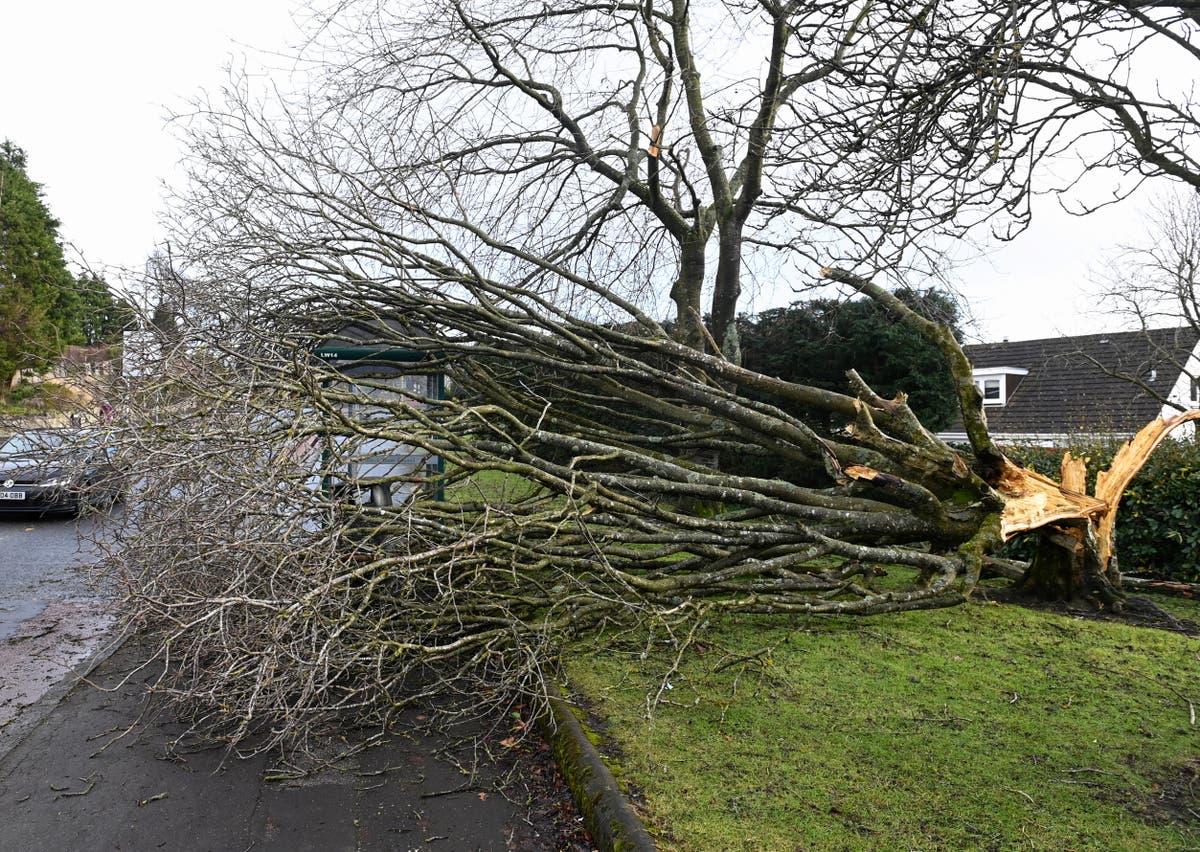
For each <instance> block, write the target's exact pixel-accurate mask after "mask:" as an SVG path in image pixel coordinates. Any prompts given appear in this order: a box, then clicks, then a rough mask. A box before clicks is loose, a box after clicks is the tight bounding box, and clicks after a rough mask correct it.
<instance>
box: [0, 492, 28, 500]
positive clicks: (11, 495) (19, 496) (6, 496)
mask: <svg viewBox="0 0 1200 852" xmlns="http://www.w3.org/2000/svg"><path fill="white" fill-rule="evenodd" d="M24 499H25V492H24V491H0V500H24Z"/></svg>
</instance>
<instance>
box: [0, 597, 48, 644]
mask: <svg viewBox="0 0 1200 852" xmlns="http://www.w3.org/2000/svg"><path fill="white" fill-rule="evenodd" d="M45 609H46V602H45V601H8V602H5V603H0V642H3V641H4V640H5V639H8V638H9V637H10V636H12V635H13V634H15V633H16V632H17V630H18V629H19V628H20V626H21V622H22V621H28V620H29V619H31V618H37V617H38V616H39V615H41V614H42V612H44V611H45Z"/></svg>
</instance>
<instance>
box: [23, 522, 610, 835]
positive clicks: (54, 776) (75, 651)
mask: <svg viewBox="0 0 1200 852" xmlns="http://www.w3.org/2000/svg"><path fill="white" fill-rule="evenodd" d="M100 532H101V530H99V529H98V528H97V527H95V526H94V523H93V521H91V520H87V519H85V520H83V521H80V522H78V523H77V522H75V521H73V520H70V519H45V520H32V519H31V520H17V521H9V520H0V852H7V850H10V849H11V850H22V852H73V850H87V851H88V852H95V850H154V849H165V850H183V852H190V850H196V852H201V851H202V850H280V852H284V850H287V852H293V850H296V852H303V850H314V852H316V850H322V852H324V851H325V850H329V852H339V850H346V852H350V850H353V851H354V852H371V850H409V852H417V850H421V852H437V850H446V852H459V850H559V849H572V850H577V849H582V850H587V849H590V845H589V844H587V842H586V835H585V834H584V833H583V832H582V828H581V827H580V822H579V818H578V816H577V815H576V813H575V811H574V809H573V806H572V804H571V802H570V797H569V793H568V792H567V791H566V788H565V785H564V783H563V781H562V778H561V775H560V774H559V773H558V771H557V769H556V767H554V765H553V763H552V761H551V760H550V758H549V754H548V751H547V750H546V749H545V746H544V745H543V744H541V743H540V742H539V741H537V740H536V739H534V738H530V739H528V740H525V741H523V742H522V744H521V745H520V746H519V747H513V745H512V742H513V737H512V731H511V730H507V729H505V728H503V727H496V728H494V729H489V728H486V727H482V728H474V729H463V730H458V731H437V732H431V731H427V730H424V729H423V727H422V724H421V722H422V720H423V718H424V717H423V716H422V714H421V713H420V711H418V710H414V711H413V712H412V713H410V714H409V715H408V716H407V717H406V718H403V719H400V720H398V722H397V724H396V725H395V727H394V728H392V729H391V730H390V731H389V734H388V736H387V737H384V738H381V739H380V740H379V741H378V742H377V743H376V744H374V745H373V746H372V747H371V748H367V749H362V750H359V751H357V752H354V753H351V754H347V751H348V748H349V746H351V745H353V744H354V743H355V736H356V735H355V734H354V733H353V732H347V731H338V732H335V733H333V734H331V735H330V736H328V737H327V738H326V739H325V740H323V741H316V742H310V743H309V744H308V745H309V746H310V748H311V753H310V755H309V756H308V757H306V758H300V757H292V758H290V759H288V760H284V759H283V758H282V757H281V756H280V755H279V753H277V752H272V753H269V754H260V755H256V756H252V757H248V758H242V757H239V756H238V755H235V754H231V753H229V752H228V751H226V750H223V749H221V748H198V747H196V745H195V744H194V743H192V742H191V741H189V740H188V739H187V737H186V736H185V728H184V726H183V725H181V724H180V723H178V722H176V721H175V720H174V719H172V718H171V717H170V716H169V715H167V714H165V713H164V712H163V711H161V710H156V709H153V708H154V707H155V706H156V705H152V704H151V703H150V702H149V701H148V699H147V690H146V683H147V681H148V680H149V679H151V678H152V677H153V676H154V674H155V672H154V671H152V670H150V669H146V668H139V663H140V661H141V660H142V659H143V656H142V655H141V654H139V649H138V646H137V643H136V640H131V641H128V642H124V643H122V642H121V641H120V640H119V637H116V636H115V635H113V634H112V633H111V629H112V628H113V626H114V624H115V618H114V615H115V613H116V607H117V596H116V595H115V593H114V592H113V591H112V589H111V588H108V589H106V588H104V587H103V586H97V585H96V581H95V578H94V576H93V575H92V572H89V571H88V570H87V569H86V567H83V566H85V565H86V563H88V562H92V561H94V560H95V559H96V558H97V557H96V551H95V549H94V548H92V547H90V546H89V544H88V543H87V541H88V539H89V538H93V537H97V536H99V534H100ZM100 537H101V538H102V536H100ZM97 661H99V662H97Z"/></svg>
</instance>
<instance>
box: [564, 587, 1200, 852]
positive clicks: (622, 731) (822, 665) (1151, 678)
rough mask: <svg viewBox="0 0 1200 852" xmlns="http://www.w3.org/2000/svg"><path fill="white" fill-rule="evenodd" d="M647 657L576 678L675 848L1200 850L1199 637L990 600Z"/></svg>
mask: <svg viewBox="0 0 1200 852" xmlns="http://www.w3.org/2000/svg"><path fill="white" fill-rule="evenodd" d="M1171 608H1172V610H1173V612H1174V613H1175V615H1176V616H1177V617H1185V618H1191V619H1193V620H1198V621H1200V606H1198V605H1197V604H1195V603H1191V602H1178V603H1172V605H1171ZM589 647H592V648H594V647H595V646H594V645H592V646H589ZM645 651H646V648H645V647H635V646H630V647H621V646H619V645H618V646H610V647H607V648H604V649H603V650H587V649H584V648H580V649H575V652H574V653H570V654H567V655H566V656H567V665H566V670H567V673H568V676H569V679H570V685H571V687H572V689H574V690H575V691H576V693H577V694H580V695H582V696H584V697H586V700H587V701H588V702H589V703H590V704H591V706H592V708H593V710H594V711H595V713H596V714H597V716H598V718H599V719H600V720H601V723H602V724H603V725H604V726H605V727H606V728H607V732H606V733H607V736H608V739H609V740H611V741H612V742H613V743H614V744H615V745H616V746H617V747H618V748H619V750H620V753H621V762H620V764H619V765H618V766H617V767H616V771H617V774H618V776H619V777H621V778H622V779H623V780H624V781H625V782H627V783H629V784H631V785H633V786H635V787H636V788H638V789H639V790H640V791H641V792H642V793H644V795H645V797H646V807H647V817H648V821H649V824H650V827H651V829H652V831H655V832H657V834H658V836H659V842H660V844H661V847H662V848H663V849H667V850H706V852H707V850H734V849H745V850H810V849H811V850H832V849H921V850H934V849H946V850H951V849H953V850H959V849H1052V850H1060V849H1095V850H1121V849H1130V850H1152V849H1193V848H1200V727H1198V726H1197V724H1196V723H1197V720H1196V719H1195V718H1194V717H1195V714H1196V713H1198V712H1200V640H1198V639H1196V638H1194V637H1193V638H1189V637H1186V636H1182V635H1178V634H1173V633H1167V632H1163V631H1158V630H1150V629H1145V628H1137V627H1131V626H1126V625H1123V624H1118V623H1106V622H1095V621H1085V620H1081V619H1077V618H1072V617H1069V616H1064V615H1060V614H1054V613H1050V612H1041V611H1034V610H1029V609H1025V608H1023V607H1020V606H1016V605H1011V604H996V603H989V602H987V601H983V600H976V601H973V602H971V603H969V604H967V605H964V606H961V607H957V608H953V609H947V610H937V611H932V612H916V613H905V614H901V615H893V616H881V617H873V618H860V619H853V620H851V619H833V618H828V619H816V618H811V619H803V618H800V619H798V618H788V617H774V616H754V617H747V616H741V617H737V618H727V619H724V620H721V621H718V622H716V623H713V624H712V625H710V627H709V629H708V630H706V631H705V632H704V633H703V635H701V636H700V637H699V638H698V640H697V642H696V643H695V644H694V645H693V646H692V647H690V648H689V649H687V650H686V651H685V652H684V653H683V654H682V657H681V658H680V659H679V665H678V666H677V667H676V666H675V663H676V660H677V656H678V653H679V652H678V649H676V648H674V647H671V646H666V645H664V646H657V647H652V648H651V652H650V653H649V654H646V653H644V652H645ZM655 696H661V699H660V700H658V701H657V703H655V701H654V699H655Z"/></svg>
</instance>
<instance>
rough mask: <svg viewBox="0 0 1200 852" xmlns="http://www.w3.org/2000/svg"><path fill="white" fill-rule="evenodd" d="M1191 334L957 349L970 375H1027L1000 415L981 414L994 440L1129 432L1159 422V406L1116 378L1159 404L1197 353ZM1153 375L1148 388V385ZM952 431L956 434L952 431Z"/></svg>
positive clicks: (994, 410)
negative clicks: (1010, 371) (1004, 370)
mask: <svg viewBox="0 0 1200 852" xmlns="http://www.w3.org/2000/svg"><path fill="white" fill-rule="evenodd" d="M1198 337H1200V334H1197V331H1196V330H1195V329H1191V328H1169V329H1157V330H1151V331H1147V332H1142V331H1137V332H1121V333H1118V334H1089V335H1084V336H1082V337H1058V338H1048V339H1045V340H1021V341H1016V342H1013V343H1008V342H1005V343H984V344H980V345H976V346H964V347H963V349H964V350H965V351H966V353H967V357H968V358H970V359H971V363H972V364H973V365H974V366H975V368H976V369H977V370H979V369H986V368H988V367H1017V368H1021V369H1025V370H1028V371H1029V375H1027V376H1024V377H1021V378H1020V381H1019V383H1017V385H1016V388H1015V390H1013V389H1012V382H1013V381H1014V379H1015V378H1016V377H1015V376H1014V377H1009V380H1008V381H1009V383H1010V384H1009V388H1010V392H1009V398H1008V400H1007V404H1006V405H1004V406H1003V407H999V406H989V407H987V409H986V413H987V419H988V426H989V427H990V428H991V431H992V433H993V434H996V435H1001V434H1004V433H1035V434H1051V433H1053V434H1058V433H1067V432H1079V431H1083V432H1093V433H1096V432H1136V431H1137V430H1138V429H1140V428H1141V427H1142V426H1145V425H1146V424H1147V423H1149V422H1150V421H1151V420H1153V419H1154V418H1155V417H1157V416H1158V414H1159V412H1160V411H1161V410H1162V402H1161V401H1160V400H1159V399H1157V398H1155V397H1154V396H1153V395H1152V394H1150V393H1148V392H1147V391H1146V390H1144V389H1143V388H1141V387H1139V386H1138V385H1136V384H1134V383H1133V382H1130V381H1128V380H1127V379H1125V378H1122V377H1123V376H1132V377H1137V378H1139V379H1141V380H1142V381H1143V382H1146V383H1147V384H1148V385H1149V386H1150V387H1151V388H1153V389H1154V390H1155V391H1156V392H1158V393H1159V394H1161V395H1162V396H1163V397H1166V396H1167V395H1168V394H1169V393H1170V392H1171V389H1172V388H1173V387H1174V386H1175V382H1176V380H1177V379H1178V378H1179V374H1180V372H1181V370H1182V369H1183V366H1184V364H1186V362H1187V358H1188V356H1189V355H1190V354H1191V352H1192V351H1193V349H1195V347H1196V341H1197V338H1198ZM1151 371H1154V376H1155V378H1154V381H1150V377H1151V375H1152V372H1151ZM955 428H957V429H960V430H961V428H962V426H961V424H959V425H958V426H957V427H955Z"/></svg>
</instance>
